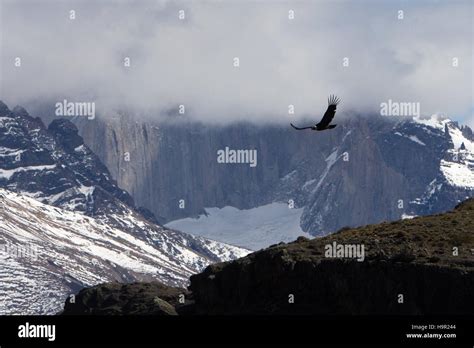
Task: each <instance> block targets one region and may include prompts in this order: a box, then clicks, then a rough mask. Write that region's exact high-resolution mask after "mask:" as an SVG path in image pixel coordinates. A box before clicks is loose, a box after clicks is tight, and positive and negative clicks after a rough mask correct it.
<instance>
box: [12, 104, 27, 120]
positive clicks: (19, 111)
mask: <svg viewBox="0 0 474 348" xmlns="http://www.w3.org/2000/svg"><path fill="white" fill-rule="evenodd" d="M12 112H13V114H14V115H15V116H21V117H31V116H30V114H29V113H28V111H26V109H25V108H24V107H23V106H20V105H17V106H15V107H14V108H13V110H12Z"/></svg>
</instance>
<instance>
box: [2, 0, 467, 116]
mask: <svg viewBox="0 0 474 348" xmlns="http://www.w3.org/2000/svg"><path fill="white" fill-rule="evenodd" d="M2 9H3V11H2V12H3V14H4V15H3V16H2V24H3V25H2V50H0V55H1V57H0V58H1V59H0V64H1V66H2V79H1V81H0V98H1V99H2V100H4V101H5V102H7V103H8V104H9V105H16V104H19V105H23V106H24V107H26V108H27V109H28V110H30V111H32V110H33V109H32V106H33V105H34V104H38V103H49V104H50V105H51V106H52V107H54V105H55V103H56V102H61V101H63V99H67V100H71V101H75V102H80V101H85V102H95V103H96V107H97V110H98V112H99V111H100V113H101V114H102V117H108V116H111V115H110V110H112V109H114V108H116V109H118V110H125V111H126V113H127V114H129V115H131V114H135V115H136V116H135V117H136V118H137V119H147V118H148V119H149V118H151V119H158V118H159V119H162V118H166V117H167V115H179V106H180V105H183V106H184V107H185V115H186V117H187V118H189V119H191V120H197V121H203V122H206V123H224V124H225V123H228V122H235V121H239V120H246V121H248V120H252V121H261V122H267V123H268V122H269V123H273V122H275V120H276V119H278V120H285V121H286V120H288V119H289V118H288V116H289V114H288V108H289V105H293V106H294V109H295V114H294V115H293V116H292V115H290V116H291V117H292V120H294V119H295V118H300V117H303V116H305V115H315V117H316V118H318V117H320V116H321V114H320V113H322V112H323V111H324V110H325V108H326V105H325V104H326V98H327V96H328V95H329V94H331V93H334V94H337V95H338V96H339V97H340V98H341V99H342V104H341V107H342V108H340V110H339V111H338V112H339V114H338V117H340V116H341V115H342V114H341V111H343V110H346V111H348V110H355V111H358V112H360V113H370V112H376V111H378V110H379V107H380V103H382V102H385V101H387V100H389V99H392V100H397V101H406V102H411V101H413V102H419V103H420V104H421V111H422V113H423V114H433V113H438V112H448V113H449V114H450V115H455V119H456V120H458V121H461V120H465V122H467V121H469V122H472V115H473V113H472V107H473V104H472V76H473V67H472V61H473V60H472V45H470V44H469V43H472V26H471V24H472V21H471V19H472V16H471V11H472V2H471V1H470V0H458V1H454V2H453V1H449V2H448V1H446V2H439V1H436V2H433V1H422V2H406V3H398V2H393V1H371V0H361V1H352V2H351V1H301V2H293V1H277V2H273V1H269V2H267V1H257V2H251V3H249V2H246V1H244V2H241V1H235V0H231V1H226V2H225V3H220V2H215V1H199V2H195V1H179V0H178V1H165V0H143V1H140V4H139V5H137V4H135V3H132V2H128V1H118V2H107V1H105V2H91V1H87V0H73V1H68V2H57V1H54V2H38V1H29V0H27V1H5V0H4V1H3V2H2ZM71 11H73V13H71ZM181 11H183V12H181ZM183 15H184V17H183ZM180 16H181V17H180ZM453 18H455V19H456V20H453ZM440 23H442V26H443V30H442V31H440V25H441V24H440ZM17 58H19V59H20V61H19V62H18V61H17ZM236 58H238V66H235V65H236V60H235V59H236ZM18 63H19V64H20V65H19V66H18ZM433 71H436V74H433ZM33 76H34V78H32V77H33ZM470 124H471V125H472V123H470Z"/></svg>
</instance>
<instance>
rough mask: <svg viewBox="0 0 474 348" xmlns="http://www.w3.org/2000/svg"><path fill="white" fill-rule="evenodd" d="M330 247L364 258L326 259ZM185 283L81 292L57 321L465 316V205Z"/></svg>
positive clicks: (471, 307) (470, 235)
mask: <svg viewBox="0 0 474 348" xmlns="http://www.w3.org/2000/svg"><path fill="white" fill-rule="evenodd" d="M334 242H335V243H337V244H336V245H344V246H347V245H353V246H354V247H356V248H357V247H358V248H359V249H357V250H359V251H361V250H362V246H363V247H364V249H363V250H364V254H361V253H359V254H357V255H352V256H356V257H352V258H351V257H347V256H350V255H348V254H346V255H345V256H346V257H337V256H338V255H337V253H336V254H331V255H330V254H328V245H331V246H334ZM336 250H337V248H336ZM347 250H348V249H347ZM353 250H356V249H353ZM331 256H336V257H331ZM190 280H191V285H190V286H189V289H188V290H186V289H181V288H173V287H166V286H164V285H162V284H159V283H156V282H151V283H133V284H118V283H108V284H102V285H98V286H96V287H92V288H88V289H83V290H81V291H80V292H79V293H78V294H77V296H76V298H75V300H74V303H71V301H70V300H68V301H66V304H65V309H64V312H63V314H125V315H126V314H151V315H176V314H179V315H193V314H413V315H417V314H472V313H473V312H474V297H473V296H472V294H473V293H474V199H469V200H467V201H465V202H463V203H462V204H460V205H458V206H457V207H456V208H455V209H454V210H453V211H449V212H447V213H443V214H438V215H432V216H425V217H418V218H414V219H410V220H401V221H396V222H389V223H387V222H385V223H381V224H377V225H368V226H364V227H360V228H354V229H349V228H347V229H343V230H340V231H339V232H337V233H336V234H333V235H330V236H327V237H324V238H316V239H312V240H308V239H305V238H299V239H298V240H296V241H295V242H293V243H290V244H279V245H274V246H271V247H269V248H267V249H265V250H261V251H258V252H255V253H252V254H250V255H248V256H246V257H243V258H240V259H238V260H235V261H230V262H225V263H217V264H214V265H211V266H209V267H207V268H206V269H205V270H204V271H203V272H202V273H200V274H197V275H194V276H191V279H190Z"/></svg>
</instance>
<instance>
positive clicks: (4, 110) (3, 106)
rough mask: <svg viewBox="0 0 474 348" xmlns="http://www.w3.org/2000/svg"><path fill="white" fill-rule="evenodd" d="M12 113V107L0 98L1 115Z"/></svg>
mask: <svg viewBox="0 0 474 348" xmlns="http://www.w3.org/2000/svg"><path fill="white" fill-rule="evenodd" d="M8 113H10V109H9V108H8V106H7V104H5V103H4V102H3V101H1V100H0V116H2V115H6V114H8Z"/></svg>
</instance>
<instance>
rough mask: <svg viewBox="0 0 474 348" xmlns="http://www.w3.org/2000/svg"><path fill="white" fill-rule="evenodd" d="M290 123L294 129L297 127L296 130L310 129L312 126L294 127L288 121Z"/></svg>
mask: <svg viewBox="0 0 474 348" xmlns="http://www.w3.org/2000/svg"><path fill="white" fill-rule="evenodd" d="M290 124H291V126H292V127H293V128H294V129H297V130H303V129H311V128H313V127H312V126H309V127H302V128H300V127H296V126H295V125H294V124H293V123H290Z"/></svg>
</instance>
